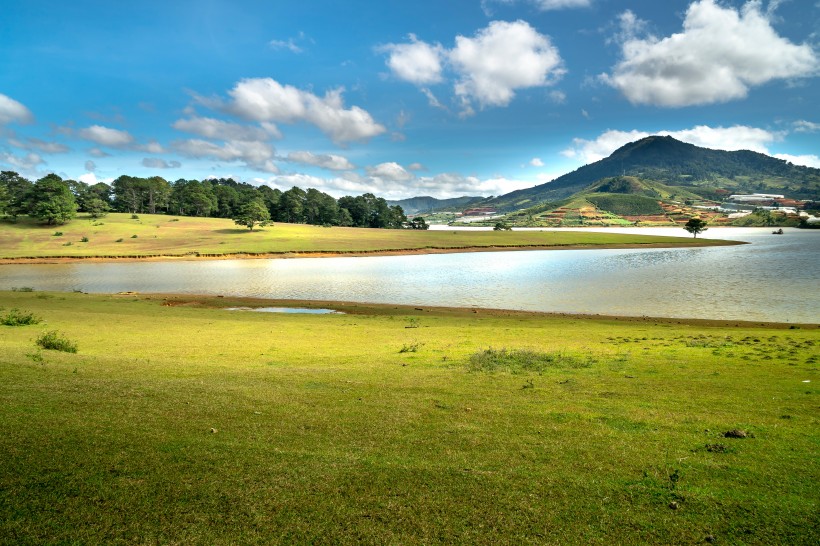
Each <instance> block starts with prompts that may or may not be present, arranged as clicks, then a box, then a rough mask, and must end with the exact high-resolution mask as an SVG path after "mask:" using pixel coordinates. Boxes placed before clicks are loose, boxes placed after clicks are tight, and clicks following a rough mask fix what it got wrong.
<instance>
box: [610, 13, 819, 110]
mask: <svg viewBox="0 0 820 546" xmlns="http://www.w3.org/2000/svg"><path fill="white" fill-rule="evenodd" d="M621 17H622V23H623V16H621ZM622 54H623V58H622V60H621V61H620V62H619V63H618V64H617V65H616V66H615V67H614V69H613V71H612V74H604V75H602V79H603V81H605V82H606V83H608V84H609V85H611V86H613V87H615V88H616V89H618V90H619V91H620V92H621V93H623V94H624V96H625V97H626V98H627V99H628V100H629V101H630V102H632V103H633V104H654V105H658V106H666V107H682V106H691V105H698V104H712V103H719V102H726V101H730V100H734V99H740V98H743V97H745V96H746V95H747V93H748V91H749V88H750V87H753V86H758V85H762V84H764V83H767V82H770V81H773V80H778V79H789V78H800V77H809V76H813V75H815V74H817V72H818V68H819V67H820V62H819V61H818V58H817V55H816V54H815V52H814V50H813V48H812V46H811V45H808V44H803V45H796V44H793V43H791V42H790V41H789V40H787V39H786V38H783V37H781V36H779V35H778V34H777V32H776V31H775V29H774V28H773V27H772V25H771V21H770V19H769V17H768V16H767V14H765V13H763V12H761V2H760V1H756V0H751V1H749V2H747V3H746V4H745V5H744V6H743V7H742V8H741V9H740V10H736V9H734V8H732V7H723V6H721V5H719V4H717V3H716V2H715V0H699V1H696V2H693V3H692V4H691V5H690V6H689V9H688V10H687V12H686V18H685V20H684V23H683V31H682V32H680V33H677V34H672V35H671V36H668V37H666V38H662V39H659V38H656V37H654V36H649V37H646V38H642V39H641V38H637V37H634V36H632V37H627V38H626V39H625V41H624V42H623V44H622Z"/></svg>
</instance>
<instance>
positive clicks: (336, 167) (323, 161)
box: [286, 152, 356, 171]
mask: <svg viewBox="0 0 820 546" xmlns="http://www.w3.org/2000/svg"><path fill="white" fill-rule="evenodd" d="M286 159H287V160H288V161H292V162H294V163H301V164H303V165H313V166H314V167H321V168H323V169H329V170H331V171H347V170H351V169H355V168H356V166H355V165H353V163H351V162H350V161H348V160H347V158H346V157H342V156H340V155H335V154H314V153H311V152H290V153H288V155H287V158H286Z"/></svg>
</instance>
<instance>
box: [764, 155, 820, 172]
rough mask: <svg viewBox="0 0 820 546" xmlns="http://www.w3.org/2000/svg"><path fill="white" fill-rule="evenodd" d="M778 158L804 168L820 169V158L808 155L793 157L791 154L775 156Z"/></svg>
mask: <svg viewBox="0 0 820 546" xmlns="http://www.w3.org/2000/svg"><path fill="white" fill-rule="evenodd" d="M774 157H776V158H778V159H782V160H784V161H788V162H789V163H792V164H794V165H803V166H804V167H814V168H815V169H820V157H818V156H816V155H813V154H807V155H791V154H775V156H774Z"/></svg>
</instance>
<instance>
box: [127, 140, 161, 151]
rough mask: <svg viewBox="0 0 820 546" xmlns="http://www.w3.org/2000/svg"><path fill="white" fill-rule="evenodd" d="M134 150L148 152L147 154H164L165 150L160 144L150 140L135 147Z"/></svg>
mask: <svg viewBox="0 0 820 546" xmlns="http://www.w3.org/2000/svg"><path fill="white" fill-rule="evenodd" d="M134 149H136V150H140V151H142V152H148V153H149V154H162V153H165V148H163V147H162V144H160V143H159V142H157V141H156V140H151V141H149V142H148V143H146V144H139V145H137V146H135V147H134Z"/></svg>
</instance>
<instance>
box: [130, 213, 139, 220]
mask: <svg viewBox="0 0 820 546" xmlns="http://www.w3.org/2000/svg"><path fill="white" fill-rule="evenodd" d="M131 219H132V220H139V219H140V217H139V216H137V215H136V214H132V215H131Z"/></svg>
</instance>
